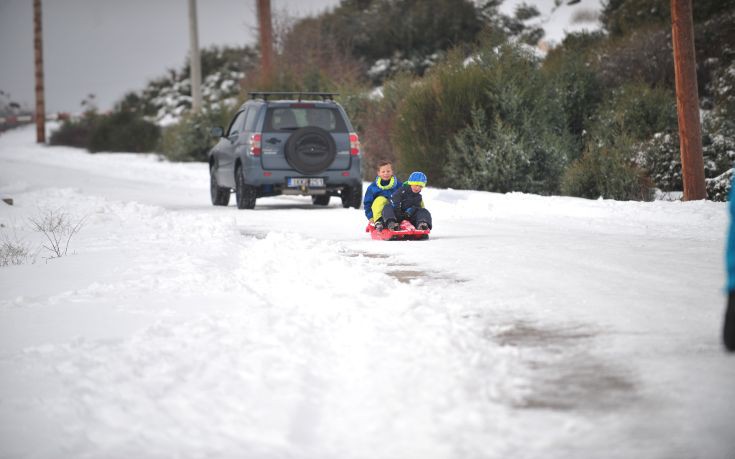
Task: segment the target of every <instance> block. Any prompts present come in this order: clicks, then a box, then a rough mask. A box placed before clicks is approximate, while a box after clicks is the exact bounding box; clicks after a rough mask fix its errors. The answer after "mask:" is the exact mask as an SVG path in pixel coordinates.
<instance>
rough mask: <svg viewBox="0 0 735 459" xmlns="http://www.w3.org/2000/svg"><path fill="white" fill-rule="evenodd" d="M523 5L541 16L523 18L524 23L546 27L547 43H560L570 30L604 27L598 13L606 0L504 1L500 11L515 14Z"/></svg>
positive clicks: (588, 29)
mask: <svg viewBox="0 0 735 459" xmlns="http://www.w3.org/2000/svg"><path fill="white" fill-rule="evenodd" d="M522 5H530V6H533V7H535V8H536V10H538V12H539V15H538V16H536V17H533V18H530V19H528V20H526V21H524V25H526V26H527V27H539V28H541V29H543V30H544V37H543V38H542V42H544V43H546V45H547V46H556V45H558V44H560V43H561V41H562V40H563V39H564V37H565V36H566V35H567V34H568V33H572V32H581V31H584V30H586V31H595V30H599V29H600V28H601V27H602V25H601V24H600V22H599V15H600V12H601V11H602V7H603V0H536V1H533V2H528V1H526V0H504V1H503V2H502V3H501V5H500V9H499V11H500V12H501V13H502V14H505V15H507V16H511V17H513V16H515V13H516V9H517V8H518V7H519V6H522Z"/></svg>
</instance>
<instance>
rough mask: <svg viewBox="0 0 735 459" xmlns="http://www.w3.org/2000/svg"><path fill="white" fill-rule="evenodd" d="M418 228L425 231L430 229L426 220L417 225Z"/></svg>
mask: <svg viewBox="0 0 735 459" xmlns="http://www.w3.org/2000/svg"><path fill="white" fill-rule="evenodd" d="M416 229H419V230H421V231H425V230H427V229H429V224H428V223H426V222H419V226H417V227H416Z"/></svg>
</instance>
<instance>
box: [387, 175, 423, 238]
mask: <svg viewBox="0 0 735 459" xmlns="http://www.w3.org/2000/svg"><path fill="white" fill-rule="evenodd" d="M425 186H426V174H424V173H423V172H418V171H417V172H411V175H409V176H408V180H406V182H405V183H404V184H403V186H402V187H400V188H399V189H398V190H396V191H395V192H394V193H393V194H392V195H391V198H390V202H391V205H390V206H385V208H384V209H383V218H384V219H385V224H386V226H387V227H388V229H390V230H393V231H395V230H397V229H398V228H399V225H400V222H401V221H402V220H409V221H410V222H411V224H412V225H413V226H415V227H416V229H420V230H427V229H431V213H429V211H428V210H426V208H425V207H424V199H423V198H422V197H421V190H422V189H423V188H424V187H425Z"/></svg>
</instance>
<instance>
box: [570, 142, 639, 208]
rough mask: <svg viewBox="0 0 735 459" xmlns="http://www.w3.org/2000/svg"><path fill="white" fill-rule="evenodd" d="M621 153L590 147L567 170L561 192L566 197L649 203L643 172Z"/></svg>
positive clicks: (605, 148)
mask: <svg viewBox="0 0 735 459" xmlns="http://www.w3.org/2000/svg"><path fill="white" fill-rule="evenodd" d="M621 151H622V149H613V148H608V147H593V148H591V149H589V150H587V151H585V153H584V154H583V155H582V157H581V158H580V159H578V160H576V161H575V162H574V163H572V164H571V166H569V168H568V169H567V170H566V172H565V173H564V178H563V179H562V184H561V189H562V193H563V194H565V195H568V196H577V197H581V198H589V199H597V198H600V197H601V198H605V199H616V200H638V201H641V200H650V199H651V193H650V190H651V188H650V185H649V183H648V182H647V180H646V178H645V175H644V173H643V171H641V170H640V169H639V168H638V167H636V166H635V165H634V164H633V163H631V161H630V160H629V158H628V157H627V156H626V155H625V154H623V153H622V152H621Z"/></svg>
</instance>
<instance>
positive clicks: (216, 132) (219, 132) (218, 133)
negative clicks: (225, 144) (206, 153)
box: [209, 126, 225, 138]
mask: <svg viewBox="0 0 735 459" xmlns="http://www.w3.org/2000/svg"><path fill="white" fill-rule="evenodd" d="M209 133H210V134H211V135H212V137H217V138H220V137H222V136H223V135H225V130H224V129H222V127H220V126H215V127H213V128H212V129H210V130H209Z"/></svg>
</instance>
